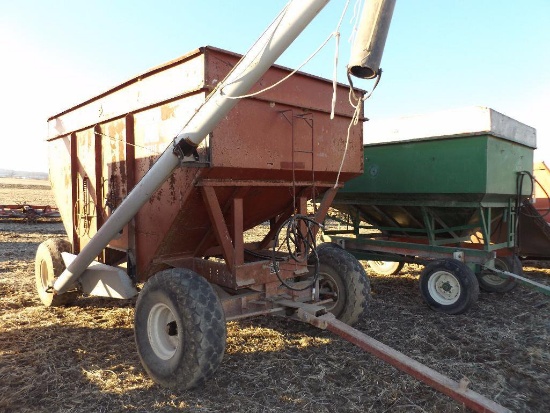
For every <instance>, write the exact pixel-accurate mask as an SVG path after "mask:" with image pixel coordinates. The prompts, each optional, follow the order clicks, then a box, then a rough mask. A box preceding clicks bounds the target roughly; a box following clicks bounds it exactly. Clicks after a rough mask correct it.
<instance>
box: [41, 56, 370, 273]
mask: <svg viewBox="0 0 550 413" xmlns="http://www.w3.org/2000/svg"><path fill="white" fill-rule="evenodd" d="M239 58H240V56H239V55H237V54H234V53H231V52H227V51H224V50H220V49H216V48H212V47H203V48H200V49H197V50H194V51H192V52H191V53H188V54H187V55H185V56H183V57H181V58H179V59H176V60H174V61H172V62H169V63H167V64H166V65H163V66H159V67H157V68H154V69H153V70H151V71H149V72H146V73H143V74H141V75H139V76H137V77H135V78H133V79H130V80H129V81H128V82H125V83H123V84H121V85H119V86H117V87H115V88H113V89H111V90H108V91H107V92H105V93H103V94H100V95H99V96H97V97H94V98H92V99H90V100H88V101H85V102H83V103H82V104H80V105H77V106H75V107H73V108H70V109H68V110H66V111H64V112H62V113H59V114H57V115H55V116H53V117H52V118H50V119H49V120H48V127H49V137H48V141H49V145H50V148H51V151H49V153H50V176H51V180H52V188H53V190H54V194H55V197H56V202H57V204H58V206H59V208H60V213H61V215H62V219H63V223H64V225H65V229H66V230H67V233H68V234H73V237H72V238H73V245H74V246H75V251H78V250H80V249H81V248H83V247H84V246H85V245H86V244H87V243H88V242H89V239H90V238H91V236H93V235H94V234H95V232H96V231H97V230H98V228H99V227H100V226H101V225H102V223H103V222H105V221H106V219H107V218H108V217H109V215H110V214H111V212H112V210H113V208H116V206H117V204H119V203H120V201H121V200H122V199H123V198H125V197H126V195H127V194H128V192H129V191H130V190H131V188H132V187H133V186H134V185H135V183H136V182H137V181H138V180H139V179H141V178H142V177H143V176H144V175H145V173H146V172H147V171H148V170H149V168H150V167H151V165H152V164H153V163H154V162H155V160H156V159H157V157H158V156H159V152H160V151H162V150H163V149H164V148H165V147H167V146H168V145H169V144H170V142H171V140H172V139H173V138H174V136H175V135H176V134H177V133H178V132H179V131H180V130H181V128H182V127H183V125H185V123H186V122H187V120H188V119H189V117H190V116H191V115H192V114H193V113H194V112H195V110H196V109H197V108H198V107H199V106H200V105H201V104H202V103H203V102H204V100H205V98H206V96H207V94H208V93H209V92H210V91H211V90H212V89H213V88H214V87H215V86H216V84H217V83H218V82H219V81H220V80H221V79H223V78H224V77H225V76H226V74H227V73H228V72H229V71H230V70H231V68H232V67H233V66H234V65H235V64H236V63H237V62H238V59H239ZM289 72H290V70H289V69H287V68H284V67H280V66H273V67H272V68H271V69H270V70H268V71H267V72H266V74H265V75H264V76H263V77H262V78H261V79H260V81H259V82H258V83H257V84H256V85H255V86H254V87H253V89H252V91H258V90H260V89H263V88H265V87H266V86H268V85H271V84H274V83H275V82H277V81H279V80H280V79H282V78H283V77H284V76H286V75H287V74H288V73H289ZM337 89H338V94H337V102H336V116H335V119H333V120H331V119H330V116H329V114H330V111H331V98H332V82H330V81H327V80H324V79H320V78H318V77H315V76H311V75H307V74H304V73H297V74H295V75H294V76H292V77H291V78H289V79H288V80H287V81H285V82H284V83H282V84H281V85H280V86H278V87H276V88H274V89H270V90H268V91H266V92H264V93H262V94H261V95H259V96H258V97H252V98H245V99H242V100H240V101H239V102H238V104H237V105H236V106H235V107H234V108H233V109H232V110H231V112H230V113H229V115H228V116H227V117H226V118H225V119H224V120H222V121H221V122H220V123H219V124H218V125H217V126H216V127H215V129H214V130H213V131H212V133H211V134H210V135H209V137H208V138H207V139H206V140H205V141H204V142H203V143H202V144H201V146H200V147H199V148H198V155H199V161H198V162H197V163H196V164H192V165H182V168H180V169H178V170H176V171H175V172H174V173H173V174H172V176H171V177H170V178H169V179H168V180H167V181H166V182H165V183H164V184H163V185H162V187H161V188H160V189H159V190H158V191H156V192H155V193H154V194H152V196H151V199H150V201H149V202H148V203H147V204H146V205H144V206H143V207H142V208H141V210H140V211H139V212H138V214H137V215H136V217H135V218H134V220H133V222H131V223H130V224H128V225H127V226H126V227H125V228H124V229H123V230H122V231H121V233H120V234H118V236H117V238H116V239H114V240H112V241H111V242H110V243H109V245H108V248H107V249H108V250H112V251H119V252H120V253H125V252H126V251H133V253H134V255H135V256H136V259H137V274H136V275H137V279H139V280H141V281H144V280H146V279H147V278H149V277H150V276H151V275H153V274H154V273H156V272H157V271H158V270H160V269H163V268H164V267H165V265H166V264H163V262H164V261H167V260H169V259H170V258H173V257H196V256H202V254H204V253H205V252H206V251H210V250H212V248H217V247H222V250H223V251H225V253H226V255H227V254H229V255H227V257H228V258H230V260H229V265H234V264H235V265H239V263H240V262H241V261H242V260H243V256H242V251H241V245H242V242H241V241H240V239H239V238H240V236H239V233H241V232H242V231H246V230H249V229H250V228H253V227H254V226H256V225H258V224H260V223H262V222H265V221H269V220H278V219H279V218H280V217H281V216H282V215H285V216H286V215H288V214H289V213H292V212H293V211H295V210H296V209H295V208H294V207H295V206H297V205H295V204H294V202H295V200H298V199H300V197H302V198H301V199H302V201H300V202H301V203H302V208H304V207H303V204H304V202H305V201H303V200H305V199H311V198H313V197H318V196H320V195H322V193H323V192H325V191H326V190H327V189H328V188H330V187H331V186H333V185H334V182H335V180H336V175H337V173H338V169H339V167H340V162H341V157H342V156H343V152H344V146H345V141H346V139H345V138H346V135H347V133H348V126H349V123H350V120H351V118H352V115H353V110H354V109H353V108H352V107H351V106H350V105H349V103H348V88H347V87H346V86H344V85H338V86H337ZM359 93H361V92H359ZM362 168H363V156H362V126H361V125H357V126H353V127H352V128H351V134H350V137H349V147H348V152H347V157H346V162H344V165H343V169H342V171H341V175H340V178H341V181H342V182H345V181H346V180H348V179H350V178H351V177H354V176H357V175H358V174H360V173H361V172H362ZM205 187H208V188H210V189H205ZM236 191H239V192H240V194H241V195H239V196H236ZM208 203H210V206H207V204H208ZM216 203H217V205H218V207H216V208H215V209H212V205H214V204H216ZM218 208H219V209H218ZM241 209H242V213H241V212H240V210H241ZM212 212H215V219H212V218H214V216H211V215H210V213H212ZM319 218H321V217H320V216H319ZM221 222H225V224H224V225H225V227H226V229H227V231H226V232H224V234H223V236H222V239H218V238H217V237H216V232H215V231H214V226H215V225H221V224H220V223H221ZM279 222H280V223H281V222H282V221H280V220H279ZM241 228H242V231H241ZM218 235H219V231H218ZM222 241H223V242H222ZM269 242H270V241H269V240H266V242H265V244H266V245H267V244H268V243H269ZM230 244H231V248H230ZM235 247H236V250H237V252H235V251H234V252H233V254H235V255H231V253H230V252H228V251H230V250H232V249H234V248H235ZM264 247H265V245H264ZM107 255H108V254H106V253H104V254H103V257H101V258H102V259H103V260H104V261H105V260H106V256H107Z"/></svg>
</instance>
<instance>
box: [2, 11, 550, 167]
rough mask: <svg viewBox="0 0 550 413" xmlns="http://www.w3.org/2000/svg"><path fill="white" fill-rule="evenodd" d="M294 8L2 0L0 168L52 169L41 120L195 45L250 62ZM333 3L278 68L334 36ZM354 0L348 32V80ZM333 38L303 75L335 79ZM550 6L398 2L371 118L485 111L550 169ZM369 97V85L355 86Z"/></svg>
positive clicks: (344, 44) (341, 75) (368, 111)
mask: <svg viewBox="0 0 550 413" xmlns="http://www.w3.org/2000/svg"><path fill="white" fill-rule="evenodd" d="M286 2H287V0H254V1H251V0H238V1H236V0H235V1H228V0H225V1H222V0H212V1H209V2H206V1H191V0H179V1H176V0H172V1H169V0H156V1H146V0H134V1H129V0H118V1H117V0H111V1H107V0H96V1H93V0H88V1H82V0H70V1H61V0H56V1H54V0H50V1H47V0H42V1H40V0H26V1H25V0H22V1H8V0H0V56H2V57H1V62H2V63H1V64H0V122H1V124H2V126H3V134H2V135H3V136H2V143H3V145H2V149H1V150H0V168H7V169H20V170H21V169H23V170H37V171H47V155H46V146H45V144H44V142H43V140H44V138H45V136H46V133H47V128H46V120H47V118H48V117H49V116H52V115H54V114H56V113H58V112H60V111H62V110H63V109H66V108H68V107H70V106H72V105H74V104H76V103H78V102H80V101H82V100H84V99H86V98H89V97H91V96H94V95H96V94H98V93H100V92H102V91H104V90H106V89H108V88H110V87H112V86H115V85H116V84H118V83H121V82H123V81H124V80H127V79H128V78H130V77H132V76H134V75H137V74H139V73H141V72H144V71H146V70H147V69H149V68H151V67H154V66H157V65H159V64H161V63H163V62H166V61H168V60H172V59H174V58H176V57H178V56H180V55H182V54H184V53H186V52H188V51H190V50H193V49H195V48H197V47H199V46H203V45H212V46H215V47H219V48H223V49H228V50H231V51H234V52H237V53H245V52H246V51H247V49H248V48H249V47H250V46H251V44H252V43H253V42H254V41H255V40H256V38H257V37H258V36H259V35H260V34H261V33H262V31H263V30H264V29H265V28H266V26H267V25H268V24H269V23H270V22H271V20H272V19H273V18H274V17H275V15H276V14H277V13H278V12H279V11H280V10H281V9H282V8H283V7H284V5H285V4H286ZM344 4H345V1H343V0H332V1H331V2H330V3H329V4H328V5H327V6H326V7H325V9H324V10H323V11H322V12H321V13H320V14H319V16H317V18H316V19H315V20H314V21H313V22H312V23H311V24H310V26H308V28H306V30H305V31H304V33H303V34H302V35H301V36H300V37H299V38H298V39H297V40H296V42H295V43H294V44H293V45H292V46H291V48H290V49H289V50H288V51H287V52H285V54H284V55H283V56H282V57H281V58H280V59H279V60H278V61H277V63H279V64H282V65H284V66H289V67H296V66H298V65H299V64H301V63H302V62H303V61H304V60H305V59H306V58H307V57H308V56H309V55H310V54H311V53H312V52H313V51H314V50H315V49H316V48H317V47H318V46H319V45H320V44H321V43H322V42H323V41H324V40H325V39H326V38H327V37H328V36H329V35H330V34H331V33H332V32H333V31H334V30H335V28H336V25H337V23H338V20H339V18H340V15H341V13H342V10H343V7H344ZM354 4H355V0H351V1H350V6H349V9H348V12H347V14H346V17H345V19H344V22H343V25H342V27H341V40H340V58H339V71H338V80H339V81H341V82H344V83H345V82H346V78H345V65H346V63H347V61H348V58H349V50H350V46H349V43H348V40H349V38H350V35H351V33H352V24H351V22H350V21H351V19H352V16H353V6H354ZM334 45H335V43H334V40H332V41H331V42H329V44H328V45H327V46H326V47H325V48H324V49H323V51H322V52H321V53H320V54H319V55H317V56H316V57H315V59H314V60H312V61H311V62H310V63H308V64H307V66H305V67H304V68H303V69H302V70H304V71H306V72H309V73H313V74H315V75H318V76H322V77H327V78H332V73H333V56H334V50H335V46H334ZM549 45H550V0H528V1H525V2H519V1H512V0H501V1H497V0H397V5H396V8H395V11H394V16H393V20H392V24H391V27H390V32H389V36H388V40H387V42H386V50H385V52H384V57H383V59H382V65H381V66H382V68H383V69H384V75H383V78H382V81H381V83H380V85H379V87H378V89H377V90H376V92H375V93H374V95H373V96H372V98H371V99H370V100H369V101H368V102H367V104H366V107H365V115H366V116H367V117H369V118H371V119H384V118H389V117H397V116H408V115H411V114H418V113H425V112H431V111H437V110H446V109H453V108H461V107H465V106H472V105H480V106H488V107H491V108H493V109H495V110H497V111H499V112H501V113H503V114H505V115H507V116H510V117H512V118H514V119H517V120H519V121H521V122H523V123H526V124H528V125H530V126H533V127H535V128H536V129H537V139H538V146H539V149H537V151H536V152H535V157H536V158H537V159H539V160H545V161H546V162H547V164H550V115H549V114H548V111H549V110H550V70H549V67H550V52H549V50H550V46H549ZM355 85H356V86H359V87H361V88H363V89H367V90H370V88H371V87H372V81H355Z"/></svg>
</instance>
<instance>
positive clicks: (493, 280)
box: [477, 255, 523, 293]
mask: <svg viewBox="0 0 550 413" xmlns="http://www.w3.org/2000/svg"><path fill="white" fill-rule="evenodd" d="M495 268H496V269H497V270H501V271H507V272H511V273H514V274H516V275H520V276H523V268H522V265H521V261H520V260H519V258H518V257H517V255H514V256H511V257H497V258H495ZM477 279H478V281H479V287H480V288H481V289H482V290H484V291H487V292H489V293H507V292H509V291H512V290H513V289H514V288H516V287H517V285H518V282H517V280H516V279H515V278H512V277H510V278H501V277H499V276H498V275H496V274H494V273H493V272H491V271H490V270H483V271H481V272H479V273H478V274H477Z"/></svg>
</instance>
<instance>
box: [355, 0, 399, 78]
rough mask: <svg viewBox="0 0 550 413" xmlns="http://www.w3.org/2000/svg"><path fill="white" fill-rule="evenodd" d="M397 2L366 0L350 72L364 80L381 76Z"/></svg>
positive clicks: (392, 0) (391, 0) (390, 0)
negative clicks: (387, 39) (381, 62)
mask: <svg viewBox="0 0 550 413" xmlns="http://www.w3.org/2000/svg"><path fill="white" fill-rule="evenodd" d="M395 2H396V0H365V4H364V5H363V11H362V13H361V20H360V21H359V28H358V30H357V34H356V36H355V40H354V42H353V45H352V47H351V55H350V60H349V63H348V71H349V72H350V73H351V74H352V75H353V76H356V77H359V78H362V79H372V78H374V77H376V76H378V75H379V74H380V61H381V60H382V53H383V52H384V46H385V45H386V38H387V37H388V31H389V29H390V23H391V19H392V15H393V9H394V8H395Z"/></svg>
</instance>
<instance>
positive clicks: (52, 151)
mask: <svg viewBox="0 0 550 413" xmlns="http://www.w3.org/2000/svg"><path fill="white" fill-rule="evenodd" d="M48 158H49V164H50V168H49V178H50V185H51V187H52V191H53V194H54V197H55V200H56V205H57V208H59V213H60V214H61V220H62V221H63V226H64V227H65V232H66V233H67V234H68V235H69V236H71V234H72V233H73V202H72V191H71V188H72V182H71V137H70V135H68V136H64V137H62V138H59V139H56V140H54V141H51V142H50V143H49V144H48Z"/></svg>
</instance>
